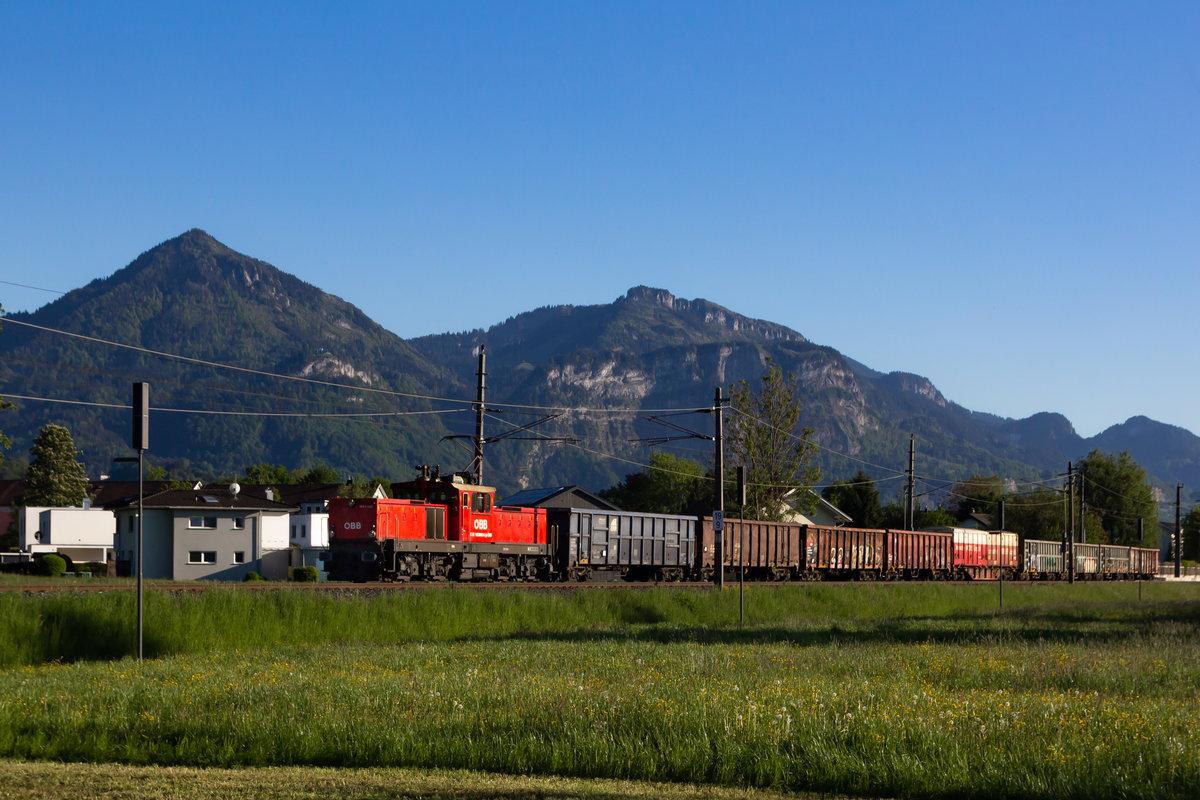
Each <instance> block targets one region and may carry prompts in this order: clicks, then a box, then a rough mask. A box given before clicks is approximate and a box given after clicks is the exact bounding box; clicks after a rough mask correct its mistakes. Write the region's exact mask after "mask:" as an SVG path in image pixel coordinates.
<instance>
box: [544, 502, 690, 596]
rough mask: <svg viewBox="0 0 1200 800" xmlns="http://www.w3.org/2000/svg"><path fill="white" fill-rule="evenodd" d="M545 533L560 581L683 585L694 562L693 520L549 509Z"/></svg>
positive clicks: (668, 515) (653, 515) (660, 515)
mask: <svg viewBox="0 0 1200 800" xmlns="http://www.w3.org/2000/svg"><path fill="white" fill-rule="evenodd" d="M546 512H547V513H548V523H547V525H548V531H549V536H550V545H551V547H552V548H553V552H554V560H555V564H556V567H557V569H558V571H559V574H560V576H561V577H563V578H566V579H570V580H580V581H582V580H602V581H603V580H684V579H686V578H689V577H691V576H692V574H693V570H694V569H695V566H696V563H697V562H696V557H697V544H698V539H697V533H696V531H697V519H696V517H684V516H677V515H673V514H641V513H634V512H624V511H603V510H597V509H593V508H587V509H585V508H550V509H546Z"/></svg>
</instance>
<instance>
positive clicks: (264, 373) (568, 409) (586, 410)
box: [4, 317, 708, 414]
mask: <svg viewBox="0 0 1200 800" xmlns="http://www.w3.org/2000/svg"><path fill="white" fill-rule="evenodd" d="M4 324H11V325H19V326H24V327H27V328H32V329H34V330H39V331H42V332H44V333H53V334H57V335H60V336H66V337H70V338H75V339H80V340H83V341H88V342H93V343H96V344H103V345H107V346H109V347H118V348H122V349H125V350H131V351H133V352H138V353H142V354H144V355H152V356H157V357H160V358H167V359H172V360H175V361H183V362H185V363H189V364H195V365H197V366H206V367H211V368H214V369H226V370H230V371H233V372H240V373H243V374H249V375H258V376H261V377H268V378H274V379H277V380H284V381H294V382H297V383H306V384H311V385H315V386H325V387H331V388H336V389H348V390H351V391H354V392H363V393H372V394H379V395H386V396H391V397H405V398H411V399H415V400H426V401H432V402H441V403H455V404H459V405H464V406H473V405H475V403H476V401H475V400H474V399H469V398H459V397H442V396H439V395H429V394H421V393H419V392H401V391H397V390H394V389H378V388H375V387H373V386H361V385H351V384H347V383H337V382H335V381H325V380H320V379H317V378H305V377H302V376H299V375H285V374H283V373H279V372H271V371H269V370H260V369H254V368H252V367H240V366H237V365H234V364H225V363H222V362H219V361H211V360H208V359H203V358H195V357H192V356H184V355H179V354H176V353H168V352H166V351H162V350H154V349H151V348H148V347H142V346H140V345H132V344H126V343H124V342H114V341H111V340H109V339H102V338H100V337H97V336H88V335H86V334H82V333H74V332H72V331H64V330H60V329H58V328H51V327H49V326H46V325H37V324H34V323H32V322H25V321H23V320H15V319H12V318H10V317H5V318H4ZM489 405H494V406H499V407H503V408H510V409H515V410H528V411H558V412H563V413H576V414H646V413H669V412H670V413H673V412H688V411H699V412H702V411H707V410H708V407H707V406H698V407H696V408H692V409H680V408H658V409H646V408H622V407H618V408H594V407H586V406H545V405H533V404H527V403H500V402H496V403H489Z"/></svg>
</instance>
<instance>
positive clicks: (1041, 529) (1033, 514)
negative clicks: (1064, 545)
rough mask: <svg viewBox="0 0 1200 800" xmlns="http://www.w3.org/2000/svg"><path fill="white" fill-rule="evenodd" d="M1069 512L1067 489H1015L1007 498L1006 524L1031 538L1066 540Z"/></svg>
mask: <svg viewBox="0 0 1200 800" xmlns="http://www.w3.org/2000/svg"><path fill="white" fill-rule="evenodd" d="M1066 513H1067V506H1066V502H1065V498H1064V494H1063V492H1061V491H1059V490H1057V489H1050V488H1047V487H1045V486H1038V487H1036V488H1032V489H1028V490H1025V491H1021V492H1013V493H1011V494H1008V495H1006V496H1005V498H1004V527H1005V528H1007V529H1008V530H1010V531H1013V532H1014V533H1019V534H1021V535H1022V536H1024V537H1026V538H1029V539H1041V540H1043V541H1050V542H1060V541H1062V538H1063V531H1064V530H1066V527H1067V526H1066Z"/></svg>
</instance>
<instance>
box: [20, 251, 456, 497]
mask: <svg viewBox="0 0 1200 800" xmlns="http://www.w3.org/2000/svg"><path fill="white" fill-rule="evenodd" d="M28 325H39V326H45V327H48V328H53V329H56V330H62V331H68V332H71V333H75V334H78V335H80V336H86V337H93V338H94V339H101V340H106V341H110V342H119V343H122V344H125V345H128V346H129V347H113V346H109V345H105V344H101V343H97V342H95V341H93V340H90V339H83V338H72V337H68V336H62V335H57V334H51V333H45V332H42V331H39V330H37V329H35V328H31V327H28ZM152 353H171V354H178V355H179V356H182V357H185V358H186V360H179V359H167V358H162V357H160V356H156V355H153V354H152ZM213 364H230V365H236V366H237V367H238V369H237V370H231V369H221V368H218V367H215V366H212V365H213ZM264 373H272V374H280V375H285V376H301V377H305V378H308V379H311V380H314V381H325V382H328V383H329V384H334V385H336V384H343V385H346V386H350V387H354V388H356V389H358V391H347V390H346V389H341V388H336V386H325V385H321V384H317V383H308V384H299V383H296V382H293V381H288V380H282V379H279V378H275V377H271V374H264ZM451 379H452V376H449V375H448V374H447V373H446V372H445V371H444V370H443V369H441V368H439V367H437V366H436V365H434V364H431V363H429V362H428V361H427V360H426V359H425V358H423V357H422V356H421V355H420V354H419V353H417V352H416V351H415V350H414V349H413V348H412V346H411V345H409V344H408V343H407V342H405V341H404V340H402V339H400V338H399V337H397V336H395V335H394V334H391V333H389V332H388V331H386V330H384V329H383V328H381V327H380V326H379V325H377V324H376V323H375V322H373V321H372V320H370V319H369V318H367V317H366V316H365V315H364V314H363V313H362V312H361V311H359V310H358V309H357V308H355V307H354V306H352V305H350V304H349V303H347V302H345V301H344V300H341V299H340V298H337V297H334V296H333V295H330V294H326V293H325V292H323V291H321V290H319V289H317V288H316V287H314V286H311V285H309V284H307V283H304V282H303V281H300V280H299V279H297V278H295V277H293V276H291V275H289V274H287V273H285V272H282V271H280V270H278V269H276V268H275V267H272V266H271V265H270V264H267V263H265V262H262V261H259V260H257V259H253V258H249V257H247V256H244V255H242V254H240V253H237V252H235V251H233V250H231V249H229V248H228V247H226V246H224V245H223V244H221V243H220V242H218V241H217V240H215V239H213V238H212V237H211V236H209V235H208V234H207V233H205V232H204V231H200V230H191V231H188V232H187V233H185V234H183V235H182V236H179V237H177V238H175V239H171V240H170V241H167V242H164V243H162V244H161V245H159V246H157V247H155V248H153V249H151V250H149V251H147V252H145V253H143V254H142V255H141V256H139V257H138V258H137V259H135V260H134V261H133V262H132V263H131V264H129V265H128V266H127V267H125V268H124V269H121V270H119V271H117V272H116V273H114V274H113V275H111V276H109V277H107V278H103V279H97V280H94V281H92V282H91V283H90V284H88V285H87V286H85V287H83V288H81V289H77V290H75V291H72V292H69V293H68V294H66V295H64V296H63V297H62V298H60V299H58V300H56V301H55V302H53V303H51V304H49V305H47V306H45V307H43V308H41V309H38V310H37V311H36V312H33V313H29V314H12V315H10V316H9V317H8V318H6V319H5V320H4V322H3V329H2V331H0V387H4V389H3V391H5V392H7V393H10V394H23V395H31V396H36V397H46V398H52V399H77V398H86V399H88V400H89V401H91V402H93V403H96V404H125V405H127V404H128V403H129V402H130V392H131V385H132V383H133V382H135V381H141V380H145V381H148V382H149V383H150V386H151V395H150V401H151V406H152V408H154V409H172V410H173V411H155V412H154V413H153V414H152V430H151V439H150V451H149V456H150V458H151V459H152V463H155V460H156V461H157V463H159V464H164V463H167V464H175V465H178V466H179V467H180V468H182V469H191V470H194V471H195V472H197V473H201V474H205V475H207V476H211V475H213V474H232V473H234V472H236V471H238V470H240V469H242V468H243V467H245V466H247V465H250V464H255V463H261V462H264V461H269V462H273V463H282V464H285V465H289V466H301V465H305V464H311V463H315V462H318V461H324V462H327V463H329V464H330V465H332V466H334V467H336V468H337V469H339V470H342V471H346V472H357V471H358V470H357V466H358V465H359V464H362V463H366V464H370V465H371V467H372V468H381V467H382V465H384V464H389V463H394V462H396V461H402V462H403V463H405V464H406V465H407V462H409V461H412V459H414V458H418V457H419V455H418V454H420V453H422V452H435V453H436V452H437V451H439V450H440V449H444V448H442V447H440V446H439V445H438V444H437V442H438V439H439V437H440V435H441V434H442V433H443V432H444V431H443V430H442V429H441V426H440V425H439V424H438V423H437V421H436V420H435V421H434V422H433V423H431V424H427V425H422V426H420V427H417V426H398V425H396V424H395V423H394V422H388V423H386V424H384V425H381V424H380V423H379V422H378V421H375V422H373V423H370V424H368V423H364V422H363V421H360V420H347V419H345V418H340V419H334V418H329V417H320V416H314V417H309V418H304V417H294V416H267V415H269V414H276V413H298V412H302V413H309V414H313V415H320V414H335V413H344V412H346V411H352V410H353V411H361V412H363V413H368V412H380V413H382V412H386V411H389V410H397V409H398V408H401V407H405V406H406V405H407V406H411V405H412V404H411V403H407V404H401V403H400V402H398V401H399V400H401V399H402V398H397V397H395V396H393V395H390V394H386V392H409V393H417V394H430V393H431V391H430V390H431V387H436V386H440V385H442V384H444V383H446V382H447V381H449V380H451ZM19 405H20V409H19V411H18V412H17V413H16V414H15V415H14V414H13V413H12V412H9V413H8V414H6V415H5V418H4V419H3V430H4V431H5V432H6V433H7V434H8V435H9V436H10V437H11V438H13V440H14V451H15V452H14V453H13V454H12V455H16V456H18V457H19V456H22V455H24V454H25V453H27V452H28V447H29V443H30V442H31V441H32V438H33V435H34V434H35V433H36V430H37V429H38V428H39V427H41V425H43V424H45V423H46V422H50V421H54V422H59V423H61V424H65V425H67V427H68V428H69V429H70V430H71V431H72V434H73V436H74V438H75V442H76V444H77V446H79V447H80V448H81V449H82V450H83V460H84V463H85V464H86V465H87V466H88V467H89V471H90V472H92V473H93V474H95V473H99V472H107V471H109V469H110V462H111V459H112V458H114V457H120V456H127V455H129V449H128V448H129V445H128V441H129V421H128V412H127V411H123V410H111V409H105V408H103V407H101V405H96V406H90V407H79V406H69V405H55V404H47V403H41V402H30V401H19ZM428 406H429V404H428V403H423V404H420V406H419V408H422V409H424V408H428ZM185 409H201V410H205V411H207V412H211V413H206V414H196V413H192V414H185V413H174V410H185ZM247 413H249V414H252V415H255V416H247V415H246V414H247ZM381 429H382V430H383V431H384V432H385V435H384V436H381V435H380V432H381Z"/></svg>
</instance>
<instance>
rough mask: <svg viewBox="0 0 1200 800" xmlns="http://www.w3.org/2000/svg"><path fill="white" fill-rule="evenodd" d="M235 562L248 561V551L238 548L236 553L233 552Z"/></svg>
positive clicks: (243, 562)
mask: <svg viewBox="0 0 1200 800" xmlns="http://www.w3.org/2000/svg"><path fill="white" fill-rule="evenodd" d="M233 563H235V564H245V563H246V552H245V551H244V550H238V551H237V552H236V553H234V554H233Z"/></svg>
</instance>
